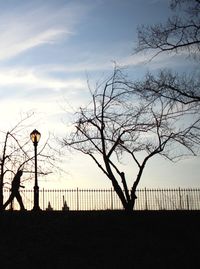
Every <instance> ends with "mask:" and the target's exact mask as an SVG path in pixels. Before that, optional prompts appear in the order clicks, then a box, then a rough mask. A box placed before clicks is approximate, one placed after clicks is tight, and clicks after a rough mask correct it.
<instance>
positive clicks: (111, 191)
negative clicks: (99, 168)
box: [110, 188, 113, 210]
mask: <svg viewBox="0 0 200 269" xmlns="http://www.w3.org/2000/svg"><path fill="white" fill-rule="evenodd" d="M110 193H111V210H113V189H112V188H111V190H110Z"/></svg>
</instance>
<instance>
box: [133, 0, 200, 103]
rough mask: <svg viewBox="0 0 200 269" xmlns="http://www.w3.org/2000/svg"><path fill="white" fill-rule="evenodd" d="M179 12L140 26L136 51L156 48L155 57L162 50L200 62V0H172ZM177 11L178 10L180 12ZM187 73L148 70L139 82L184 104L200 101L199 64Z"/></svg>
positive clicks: (147, 90) (174, 10) (172, 7)
mask: <svg viewBox="0 0 200 269" xmlns="http://www.w3.org/2000/svg"><path fill="white" fill-rule="evenodd" d="M171 9H172V11H173V12H175V15H174V16H172V17H171V18H169V19H168V21H167V22H166V23H160V24H156V25H150V26H148V25H147V26H145V25H142V26H139V27H138V44H137V47H136V49H135V51H136V52H137V53H138V52H142V51H148V52H149V51H153V52H154V54H153V55H154V56H153V58H154V57H156V56H158V55H159V54H161V53H169V54H175V55H182V56H183V57H186V56H188V57H189V58H190V60H191V61H194V63H199V56H200V1H199V0H171ZM176 11H178V12H177V13H176ZM195 69H196V70H195V72H192V73H189V71H188V70H187V74H180V73H173V72H172V71H169V70H168V71H166V70H162V72H160V73H159V74H158V75H154V76H153V75H152V74H148V75H147V76H146V78H145V80H144V81H143V82H142V83H141V85H139V83H138V86H139V88H140V89H141V88H142V87H143V93H144V94H145V95H146V97H147V96H148V97H150V95H151V94H152V93H153V95H154V97H155V96H156V95H162V96H163V97H166V98H169V99H171V100H172V101H176V102H177V101H178V102H181V103H183V104H189V103H193V102H195V103H196V104H198V105H199V103H200V80H199V67H198V65H197V66H196V68H195Z"/></svg>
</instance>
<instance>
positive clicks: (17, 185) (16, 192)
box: [3, 170, 25, 210]
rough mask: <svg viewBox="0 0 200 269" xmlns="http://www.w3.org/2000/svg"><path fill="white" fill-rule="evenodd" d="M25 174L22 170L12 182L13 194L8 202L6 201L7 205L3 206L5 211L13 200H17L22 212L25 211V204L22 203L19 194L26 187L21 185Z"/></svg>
mask: <svg viewBox="0 0 200 269" xmlns="http://www.w3.org/2000/svg"><path fill="white" fill-rule="evenodd" d="M22 174H23V171H22V170H19V171H18V172H17V173H16V175H15V176H14V178H13V181H12V187H11V194H10V197H9V198H8V200H7V201H6V203H5V204H4V205H3V209H5V208H6V207H7V205H9V204H10V203H12V201H13V199H14V198H16V199H17V201H18V203H19V205H20V210H25V208H24V204H23V202H22V197H21V195H20V193H19V188H20V187H21V188H24V186H21V185H20V178H21V176H22Z"/></svg>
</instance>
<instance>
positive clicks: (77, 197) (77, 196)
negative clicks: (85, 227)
mask: <svg viewBox="0 0 200 269" xmlns="http://www.w3.org/2000/svg"><path fill="white" fill-rule="evenodd" d="M76 210H77V211H78V210H79V195H78V188H77V189H76Z"/></svg>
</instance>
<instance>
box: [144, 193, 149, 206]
mask: <svg viewBox="0 0 200 269" xmlns="http://www.w3.org/2000/svg"><path fill="white" fill-rule="evenodd" d="M144 197H145V210H148V204H147V189H146V188H144Z"/></svg>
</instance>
